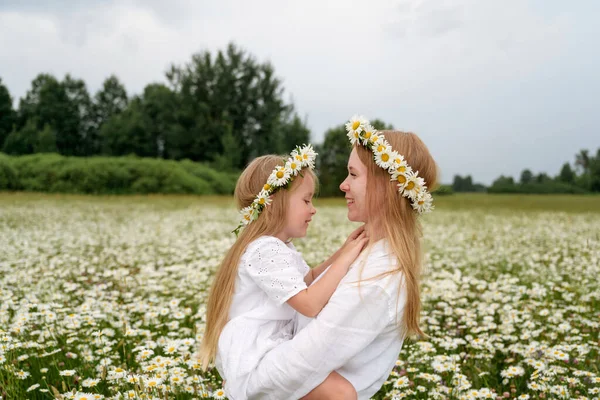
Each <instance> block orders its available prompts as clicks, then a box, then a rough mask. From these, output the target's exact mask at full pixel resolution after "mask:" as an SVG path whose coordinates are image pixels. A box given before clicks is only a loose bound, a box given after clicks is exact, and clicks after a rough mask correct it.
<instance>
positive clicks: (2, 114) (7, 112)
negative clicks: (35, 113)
mask: <svg viewBox="0 0 600 400" xmlns="http://www.w3.org/2000/svg"><path fill="white" fill-rule="evenodd" d="M15 117H16V116H15V111H14V110H13V106H12V98H11V97H10V93H9V92H8V88H7V87H6V86H4V85H3V84H2V79H1V78H0V149H1V148H2V146H3V145H4V141H5V140H6V137H7V136H8V135H9V134H10V132H11V131H12V129H13V124H14V123H15Z"/></svg>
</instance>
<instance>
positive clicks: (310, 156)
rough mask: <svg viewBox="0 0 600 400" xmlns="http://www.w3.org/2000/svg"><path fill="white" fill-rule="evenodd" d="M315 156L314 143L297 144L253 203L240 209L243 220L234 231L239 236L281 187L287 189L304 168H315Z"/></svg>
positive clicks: (272, 174)
mask: <svg viewBox="0 0 600 400" xmlns="http://www.w3.org/2000/svg"><path fill="white" fill-rule="evenodd" d="M315 158H317V153H316V152H315V150H314V149H313V147H312V145H310V144H309V145H303V146H302V147H300V146H296V148H295V149H294V151H292V152H291V153H290V158H288V159H287V160H285V159H284V160H283V161H284V162H285V165H278V166H277V167H275V169H274V170H273V172H271V175H270V176H269V179H267V183H265V185H264V186H263V189H262V190H261V191H260V193H259V194H258V196H256V198H255V199H254V201H253V202H252V204H251V205H249V206H248V207H244V208H242V209H241V210H240V214H242V220H241V222H240V224H239V225H238V227H237V228H235V229H234V230H233V231H232V232H233V233H235V234H236V236H237V235H238V234H239V233H240V230H241V229H242V228H243V227H244V226H246V225H248V224H249V223H251V222H252V221H255V220H256V219H257V218H258V216H259V214H260V213H261V212H262V210H263V209H264V208H265V207H266V206H268V205H269V204H271V195H272V194H273V193H275V192H276V191H277V190H279V189H281V188H286V189H287V188H288V187H289V185H290V183H291V182H292V181H293V180H294V178H295V177H296V176H297V175H298V174H300V170H301V169H302V168H304V167H309V168H310V169H311V170H313V169H315ZM300 176H302V174H300Z"/></svg>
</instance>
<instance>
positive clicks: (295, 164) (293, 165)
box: [285, 156, 302, 176]
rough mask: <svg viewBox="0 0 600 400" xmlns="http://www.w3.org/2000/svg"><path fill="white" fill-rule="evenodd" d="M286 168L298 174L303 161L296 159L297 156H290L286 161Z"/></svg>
mask: <svg viewBox="0 0 600 400" xmlns="http://www.w3.org/2000/svg"><path fill="white" fill-rule="evenodd" d="M300 157H302V156H300ZM285 168H286V169H287V170H289V171H290V172H291V174H292V175H293V176H296V175H298V172H300V170H301V169H302V161H298V160H296V159H295V157H293V158H289V159H288V160H287V162H286V163H285Z"/></svg>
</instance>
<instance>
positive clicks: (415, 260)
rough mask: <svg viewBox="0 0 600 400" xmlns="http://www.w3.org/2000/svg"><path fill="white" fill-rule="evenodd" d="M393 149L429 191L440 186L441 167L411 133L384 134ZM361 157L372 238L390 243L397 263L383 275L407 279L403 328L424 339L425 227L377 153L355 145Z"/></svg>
mask: <svg viewBox="0 0 600 400" xmlns="http://www.w3.org/2000/svg"><path fill="white" fill-rule="evenodd" d="M381 133H383V135H384V136H385V138H386V139H387V141H388V142H389V143H390V145H391V146H392V148H393V149H394V150H396V151H397V152H398V153H400V154H401V155H403V156H404V159H405V160H406V162H407V163H408V165H410V166H411V167H412V169H413V170H414V171H419V176H420V177H422V178H423V179H425V184H426V185H427V188H428V190H429V191H432V190H434V189H435V187H436V185H437V172H438V168H437V165H436V163H435V161H434V159H433V157H432V156H431V154H430V153H429V150H428V149H427V147H426V146H425V144H424V143H423V142H422V141H421V139H419V137H418V136H417V135H415V134H414V133H411V132H401V131H382V132H381ZM355 149H356V152H357V155H358V157H359V158H360V160H361V161H362V163H363V164H364V165H365V166H366V167H367V191H366V205H367V212H368V216H367V218H368V221H369V224H368V226H369V230H370V231H371V232H369V236H370V237H376V233H374V232H375V231H377V232H379V233H380V234H383V237H384V238H385V239H387V241H388V244H389V246H390V249H391V251H392V253H393V254H394V255H395V257H396V259H397V266H396V268H395V269H393V270H390V271H388V272H387V273H385V274H383V275H388V274H393V273H397V272H400V273H402V275H403V277H404V281H403V282H402V283H401V284H403V285H405V287H406V305H405V307H404V318H403V325H404V326H403V327H404V328H405V330H406V334H407V335H424V334H423V332H422V331H421V328H419V317H420V313H421V297H420V293H419V281H420V276H421V264H422V253H421V236H422V231H421V224H420V222H419V221H418V219H417V212H416V211H415V210H413V208H412V206H411V203H410V199H407V198H405V197H403V196H402V195H401V194H400V193H398V188H397V185H396V182H395V181H391V180H390V175H389V173H388V172H387V171H386V170H384V169H382V168H381V167H379V166H378V165H377V164H375V161H374V160H373V153H372V152H371V151H370V150H368V149H366V148H364V147H362V146H360V145H355Z"/></svg>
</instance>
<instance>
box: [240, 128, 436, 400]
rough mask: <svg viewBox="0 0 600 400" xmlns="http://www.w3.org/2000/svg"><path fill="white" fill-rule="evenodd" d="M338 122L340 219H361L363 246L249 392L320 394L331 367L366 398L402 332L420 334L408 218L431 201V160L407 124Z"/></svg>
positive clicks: (417, 256) (263, 395)
mask: <svg viewBox="0 0 600 400" xmlns="http://www.w3.org/2000/svg"><path fill="white" fill-rule="evenodd" d="M346 127H347V130H348V136H349V138H350V141H351V143H352V144H353V146H354V148H353V150H352V152H351V154H350V158H349V160H348V177H347V178H346V179H345V180H344V181H343V182H342V183H341V185H340V189H341V190H342V191H343V192H344V193H345V197H346V202H347V206H348V219H350V220H351V221H355V222H364V223H365V229H366V231H367V232H368V236H369V246H368V248H367V249H366V250H365V251H364V252H363V254H362V255H361V257H359V259H358V260H357V261H356V262H355V263H354V264H353V265H352V266H351V268H350V270H349V272H348V274H347V275H346V276H345V277H344V279H343V280H342V282H341V283H340V285H339V286H338V288H337V289H336V291H335V293H334V294H333V296H332V297H331V299H330V300H329V303H328V304H327V305H326V306H325V308H323V310H322V311H321V313H320V314H319V315H318V316H317V317H316V318H315V319H312V320H307V319H300V320H299V323H298V325H299V331H298V332H297V334H296V335H295V336H294V338H293V339H292V340H290V341H287V342H285V343H282V344H281V345H279V346H278V347H276V348H275V349H273V350H272V351H271V352H269V353H268V354H267V355H266V356H265V357H264V358H263V359H262V360H261V361H260V363H259V364H258V366H257V368H256V369H255V370H254V372H253V373H252V375H251V377H250V379H249V382H248V388H247V396H248V398H250V399H278V400H281V399H298V398H303V397H304V398H306V399H320V398H324V397H323V396H322V393H323V392H326V391H327V392H329V390H328V388H327V385H328V382H330V381H331V380H328V381H325V380H326V378H327V377H328V376H329V374H330V373H332V372H333V371H336V372H337V373H338V374H339V375H340V376H341V377H342V378H345V379H346V380H348V381H349V382H350V383H351V384H352V386H353V387H354V389H355V390H356V393H357V395H358V398H359V399H368V398H370V397H371V396H372V395H373V394H375V393H376V392H377V391H378V390H379V389H380V388H381V386H382V385H383V383H384V382H385V380H386V379H387V377H388V376H389V373H390V372H391V370H392V368H393V366H394V364H395V361H396V360H397V358H398V354H399V352H400V349H401V347H402V343H403V341H404V338H405V337H406V336H408V335H421V334H422V331H421V329H420V328H419V314H420V308H421V302H420V296H419V277H420V271H421V243H420V237H421V228H420V224H419V221H418V218H417V217H418V215H419V214H421V213H423V212H427V211H429V210H431V209H432V206H431V201H432V199H431V195H430V194H429V192H428V190H427V187H435V185H436V180H437V166H436V164H435V161H434V160H433V158H432V156H431V154H430V153H429V151H428V149H427V147H426V146H425V145H424V144H423V142H422V141H421V140H420V139H419V138H418V137H417V136H416V135H415V134H413V133H405V132H399V131H384V132H377V131H376V130H375V129H374V128H373V127H372V126H370V125H369V123H368V121H366V120H364V118H362V117H355V118H353V119H352V120H351V121H350V122H349V123H348V124H347V125H346ZM416 171H418V173H417V172H416ZM333 384H334V383H333Z"/></svg>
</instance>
